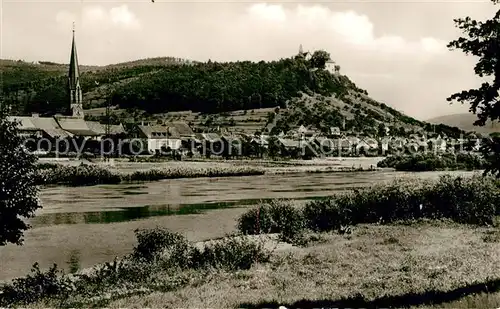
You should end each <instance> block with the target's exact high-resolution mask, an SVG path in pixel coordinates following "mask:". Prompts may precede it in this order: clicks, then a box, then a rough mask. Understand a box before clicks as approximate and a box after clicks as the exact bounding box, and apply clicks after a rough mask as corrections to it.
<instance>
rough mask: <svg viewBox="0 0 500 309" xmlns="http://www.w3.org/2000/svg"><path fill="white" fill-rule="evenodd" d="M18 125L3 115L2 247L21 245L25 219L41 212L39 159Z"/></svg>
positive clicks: (0, 172) (0, 127) (0, 166)
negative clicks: (24, 141)
mask: <svg viewBox="0 0 500 309" xmlns="http://www.w3.org/2000/svg"><path fill="white" fill-rule="evenodd" d="M16 126H17V124H16V123H13V122H11V121H8V120H7V118H6V114H5V113H4V112H2V111H0V246H5V245H6V244H7V243H14V244H17V245H21V244H22V242H23V232H24V231H25V230H27V229H28V228H29V225H28V224H27V223H25V222H24V221H23V219H22V217H24V218H30V217H32V216H34V213H35V210H37V209H38V208H41V205H40V204H39V201H38V197H37V195H38V188H37V186H36V183H35V181H36V180H35V172H36V167H35V163H36V160H37V158H36V156H34V155H33V154H30V153H28V152H27V151H26V150H25V149H24V146H23V140H22V138H21V137H20V136H18V134H17V133H18V132H17V127H16Z"/></svg>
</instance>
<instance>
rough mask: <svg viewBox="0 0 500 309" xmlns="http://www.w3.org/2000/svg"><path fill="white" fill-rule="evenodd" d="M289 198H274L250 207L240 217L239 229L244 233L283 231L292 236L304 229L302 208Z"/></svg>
mask: <svg viewBox="0 0 500 309" xmlns="http://www.w3.org/2000/svg"><path fill="white" fill-rule="evenodd" d="M290 203H291V202H290V201H287V200H274V201H271V202H269V203H266V204H263V205H261V206H259V207H257V208H253V209H250V210H249V211H247V212H246V213H244V214H243V215H242V216H241V217H240V218H239V219H238V230H239V231H240V232H241V233H243V234H244V235H256V234H268V233H281V234H282V235H281V236H282V237H284V238H292V237H294V235H296V234H299V233H300V232H301V231H302V230H303V229H304V227H305V226H304V220H303V217H302V213H301V211H300V209H298V208H296V207H294V206H292V205H291V204H290Z"/></svg>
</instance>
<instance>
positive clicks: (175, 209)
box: [31, 195, 327, 227]
mask: <svg viewBox="0 0 500 309" xmlns="http://www.w3.org/2000/svg"><path fill="white" fill-rule="evenodd" d="M326 196H327V195H325V196H316V197H308V198H298V199H294V200H299V201H301V200H302V201H307V200H313V199H320V198H324V197H326ZM270 200H272V199H247V200H236V201H226V202H208V203H198V204H185V205H174V204H165V205H147V206H139V207H126V208H121V209H116V210H110V211H92V212H65V213H49V214H43V215H40V216H37V217H34V218H33V219H32V221H31V224H32V225H33V227H41V226H50V225H61V224H104V223H117V222H126V221H132V220H138V219H145V218H149V217H156V216H174V215H190V214H200V213H203V212H204V211H207V210H214V209H224V208H234V207H244V206H248V205H256V204H258V203H262V202H269V201H270Z"/></svg>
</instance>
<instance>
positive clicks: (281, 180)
mask: <svg viewBox="0 0 500 309" xmlns="http://www.w3.org/2000/svg"><path fill="white" fill-rule="evenodd" d="M442 174H450V172H447V173H445V172H425V173H401V172H380V171H378V172H350V173H323V174H311V173H309V174H307V173H296V174H286V175H264V176H247V177H226V178H196V179H175V180H164V181H157V182H147V183H140V184H123V185H122V184H120V185H100V186H91V187H76V188H68V187H49V188H44V189H42V191H41V196H40V197H41V201H42V204H43V208H42V209H41V210H39V211H38V212H37V216H36V217H35V218H33V219H31V220H30V223H31V225H32V227H33V228H32V229H30V230H28V231H27V232H26V233H25V242H24V245H23V246H16V245H7V246H5V247H1V248H0V280H6V279H11V278H14V277H18V276H23V275H25V274H27V273H28V272H29V270H30V268H31V265H33V263H35V262H39V264H40V266H41V267H42V268H45V267H49V266H50V265H52V264H53V263H56V264H58V266H60V267H62V268H64V269H65V270H69V269H72V268H77V267H78V268H85V267H89V266H92V265H94V264H97V263H102V262H105V261H110V260H112V259H113V258H114V257H115V256H123V255H125V254H127V253H129V252H130V251H131V250H132V248H133V247H134V245H135V241H136V239H135V236H134V230H135V229H137V228H151V227H154V226H162V227H167V228H169V229H171V230H174V231H176V232H180V233H182V234H184V235H185V236H187V237H188V238H189V239H190V240H193V241H199V240H204V239H209V238H214V237H220V236H224V235H225V234H227V233H232V232H234V231H235V224H236V219H237V217H238V216H239V215H240V214H241V213H243V212H244V211H245V208H247V207H251V206H252V205H256V204H257V203H258V202H259V201H261V200H265V199H272V198H290V199H297V200H309V199H314V198H321V197H324V196H329V195H332V194H335V193H338V192H342V191H345V190H349V189H352V188H355V187H362V186H368V185H372V184H374V183H379V182H384V181H390V180H393V179H394V178H397V177H399V178H406V177H418V178H425V179H433V178H437V177H439V175H442ZM452 174H464V175H468V174H471V173H470V172H453V173H452Z"/></svg>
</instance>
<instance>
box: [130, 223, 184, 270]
mask: <svg viewBox="0 0 500 309" xmlns="http://www.w3.org/2000/svg"><path fill="white" fill-rule="evenodd" d="M134 233H135V236H136V237H137V242H138V244H137V246H136V247H135V248H134V251H133V253H132V256H133V258H134V259H136V260H145V261H154V260H157V259H159V258H161V257H162V258H164V260H168V261H169V263H170V264H171V265H172V266H180V265H182V263H185V262H186V259H187V257H186V255H187V254H189V252H188V251H189V244H188V241H187V240H186V239H185V238H184V237H183V236H182V235H180V234H178V233H173V232H170V231H169V230H165V229H161V228H154V229H137V230H135V231H134ZM165 255H166V256H167V257H166V258H165Z"/></svg>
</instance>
